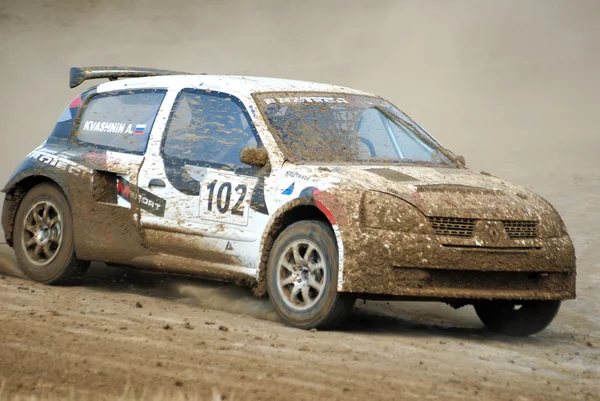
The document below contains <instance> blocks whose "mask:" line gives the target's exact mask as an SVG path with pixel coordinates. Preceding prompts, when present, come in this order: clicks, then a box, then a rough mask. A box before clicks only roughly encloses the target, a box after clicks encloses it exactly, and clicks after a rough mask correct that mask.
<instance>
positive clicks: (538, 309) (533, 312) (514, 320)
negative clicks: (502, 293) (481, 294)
mask: <svg viewBox="0 0 600 401" xmlns="http://www.w3.org/2000/svg"><path fill="white" fill-rule="evenodd" d="M560 303H561V302H560V301H521V302H519V301H488V302H481V303H477V304H475V305H473V306H474V307H475V312H476V313H477V316H478V317H479V319H480V320H481V321H482V322H483V324H485V326H486V327H487V328H488V329H489V330H490V331H492V332H494V333H499V334H504V335H507V336H530V335H532V334H536V333H539V332H540V331H542V330H544V329H545V328H546V327H548V325H549V324H550V323H551V322H552V320H553V319H554V318H555V317H556V314H557V313H558V309H559V308H560Z"/></svg>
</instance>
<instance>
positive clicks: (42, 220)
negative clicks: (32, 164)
mask: <svg viewBox="0 0 600 401" xmlns="http://www.w3.org/2000/svg"><path fill="white" fill-rule="evenodd" d="M13 233H14V234H13V237H14V239H13V247H14V250H15V255H16V258H17V262H18V265H19V267H20V269H21V271H22V272H23V274H25V276H27V277H28V278H30V279H31V280H34V281H38V282H40V283H44V284H60V283H66V282H69V281H72V280H74V279H75V278H78V277H79V276H81V275H83V273H84V272H85V271H86V270H87V268H88V267H89V264H90V262H87V261H81V260H78V259H77V257H76V256H75V247H74V238H73V217H72V215H71V207H70V206H69V202H68V201H67V198H66V197H65V195H64V194H63V192H62V191H61V190H60V189H59V188H58V187H57V186H56V185H54V184H51V183H42V184H38V185H36V186H35V187H34V188H32V189H31V190H30V191H29V192H28V193H27V194H26V195H25V197H24V198H23V200H22V201H21V204H20V205H19V209H18V211H17V214H16V216H15V223H14V230H13Z"/></svg>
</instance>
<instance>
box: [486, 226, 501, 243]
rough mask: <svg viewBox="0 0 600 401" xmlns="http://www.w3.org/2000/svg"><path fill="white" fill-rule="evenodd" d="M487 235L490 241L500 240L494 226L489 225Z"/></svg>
mask: <svg viewBox="0 0 600 401" xmlns="http://www.w3.org/2000/svg"><path fill="white" fill-rule="evenodd" d="M488 235H489V236H490V239H491V240H492V242H498V241H500V232H499V231H498V229H497V228H496V227H490V229H489V230H488Z"/></svg>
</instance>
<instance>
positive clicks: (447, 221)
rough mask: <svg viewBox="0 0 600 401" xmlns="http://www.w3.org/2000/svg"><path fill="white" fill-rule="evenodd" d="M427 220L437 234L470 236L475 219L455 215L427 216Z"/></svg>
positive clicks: (473, 228)
mask: <svg viewBox="0 0 600 401" xmlns="http://www.w3.org/2000/svg"><path fill="white" fill-rule="evenodd" d="M429 221H430V222H431V225H432V226H433V229H434V230H435V233H436V234H437V235H450V236H453V237H471V236H472V235H473V230H475V221H476V220H475V219H461V218H456V217H429Z"/></svg>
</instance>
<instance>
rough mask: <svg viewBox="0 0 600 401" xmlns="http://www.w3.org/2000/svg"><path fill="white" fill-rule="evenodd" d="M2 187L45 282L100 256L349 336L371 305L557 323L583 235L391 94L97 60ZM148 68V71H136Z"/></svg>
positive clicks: (11, 238) (16, 239)
mask: <svg viewBox="0 0 600 401" xmlns="http://www.w3.org/2000/svg"><path fill="white" fill-rule="evenodd" d="M91 78H109V79H110V82H106V83H103V84H100V85H98V86H96V87H93V88H91V89H88V90H87V91H85V92H84V93H82V94H81V95H78V96H77V97H76V98H75V99H74V100H73V101H72V102H71V103H70V104H69V106H67V108H66V109H65V111H64V112H63V114H62V115H61V117H60V118H59V121H58V122H57V124H56V126H55V128H54V130H53V131H52V133H51V135H50V136H49V138H48V139H47V140H46V141H45V142H44V143H43V144H42V145H41V146H40V147H38V148H37V149H35V150H34V151H33V152H31V153H30V154H29V155H28V156H27V157H26V158H25V160H24V161H23V162H22V163H21V165H20V166H19V167H18V168H17V170H16V171H15V173H14V174H13V176H12V178H11V179H10V180H9V182H8V184H7V185H6V186H5V188H4V192H5V193H6V200H5V203H4V209H3V214H2V225H3V228H4V231H5V235H6V240H7V243H8V244H10V245H11V246H13V247H14V249H15V253H16V256H17V259H18V262H19V265H20V267H21V269H22V270H23V272H24V273H25V274H26V275H27V276H28V277H30V278H31V279H34V280H37V281H40V282H44V283H48V284H53V283H60V282H64V281H66V280H72V279H74V278H75V277H77V276H78V275H80V274H82V273H83V272H84V271H85V269H86V268H87V266H88V264H89V261H104V262H107V263H112V264H121V265H130V266H134V267H139V268H143V269H155V270H159V271H171V272H177V273H184V274H192V275H198V276H203V277H208V278H215V279H221V280H229V281H235V282H238V283H243V284H245V285H248V286H251V287H253V288H254V291H255V293H256V294H257V295H259V296H263V295H267V294H268V295H269V296H270V298H271V300H272V302H273V304H274V306H275V308H276V310H277V312H278V313H279V315H280V317H281V318H282V320H283V321H284V322H286V323H287V324H290V325H292V326H295V327H300V328H313V327H318V328H327V327H333V326H335V325H337V324H339V323H340V322H342V321H343V320H344V318H345V317H346V316H347V314H348V313H349V311H350V310H351V308H352V306H353V304H354V300H355V299H356V298H359V297H360V298H363V299H368V298H392V299H406V300H438V301H443V302H447V303H449V304H450V305H453V306H455V307H460V306H463V305H473V306H474V307H475V310H476V312H477V314H478V316H479V317H480V318H481V320H482V321H483V323H484V324H485V325H486V326H488V328H490V329H491V330H493V331H497V332H500V333H505V334H509V335H529V334H533V333H536V332H538V331H540V330H542V329H544V328H545V327H546V326H547V325H548V324H549V323H550V322H551V321H552V319H553V318H554V316H555V315H556V313H557V311H558V309H559V306H560V302H561V301H562V300H565V299H571V298H574V297H575V274H576V272H575V255H574V249H573V245H572V243H571V240H570V238H569V236H568V234H567V231H566V228H565V226H564V224H563V222H562V220H561V218H560V216H559V215H558V213H557V212H556V211H555V210H554V208H553V207H552V206H551V205H550V204H549V203H548V202H546V201H545V200H544V199H542V198H541V197H540V196H538V195H536V194H534V193H532V192H531V191H528V190H526V189H524V188H521V187H518V186H516V185H513V184H510V183H507V182H505V181H503V180H500V179H498V178H496V177H493V176H491V175H489V174H485V173H478V172H476V171H473V170H470V169H468V168H466V166H465V165H464V160H463V159H462V158H460V157H456V156H454V154H453V153H452V152H450V151H449V150H447V149H445V148H444V147H443V146H442V145H441V144H440V143H439V142H437V141H436V140H435V139H434V138H433V137H432V136H431V135H429V134H428V133H427V132H426V131H425V130H423V129H422V128H421V127H420V126H419V125H418V124H416V123H415V122H414V121H412V120H411V119H410V118H409V117H408V116H406V115H405V114H404V113H402V112H401V111H400V110H398V109H397V108H396V107H395V106H394V105H392V104H391V103H389V102H387V101H386V100H384V99H382V98H380V97H377V96H374V95H371V94H368V93H365V92H362V91H358V90H354V89H349V88H344V87H339V86H333V85H325V84H316V83H310V82H300V81H288V80H279V79H269V78H254V77H234V76H211V75H193V74H185V73H177V72H172V71H163V70H150V69H135V68H114V67H89V68H73V69H72V70H71V87H75V86H77V85H79V84H80V83H82V82H83V81H85V80H86V79H91ZM122 78H131V79H122Z"/></svg>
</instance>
